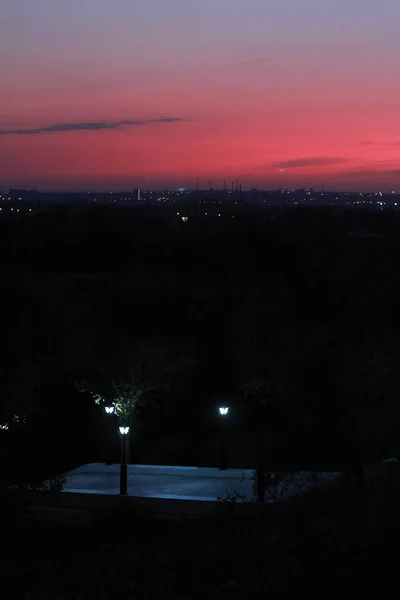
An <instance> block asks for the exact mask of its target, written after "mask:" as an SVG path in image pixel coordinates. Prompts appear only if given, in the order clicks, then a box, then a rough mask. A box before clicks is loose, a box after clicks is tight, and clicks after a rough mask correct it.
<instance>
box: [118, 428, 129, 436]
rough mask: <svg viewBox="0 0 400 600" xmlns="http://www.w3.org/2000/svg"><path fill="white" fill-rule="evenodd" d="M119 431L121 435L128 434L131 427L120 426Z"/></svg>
mask: <svg viewBox="0 0 400 600" xmlns="http://www.w3.org/2000/svg"><path fill="white" fill-rule="evenodd" d="M119 432H120V434H121V435H128V433H129V427H120V428H119Z"/></svg>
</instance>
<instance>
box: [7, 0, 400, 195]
mask: <svg viewBox="0 0 400 600" xmlns="http://www.w3.org/2000/svg"><path fill="white" fill-rule="evenodd" d="M399 23H400V1H399V0H380V1H379V2H376V0H335V1H333V0H332V1H331V2H328V1H323V0H201V1H200V0H142V1H141V2H139V1H138V0H115V1H114V2H111V1H110V0H68V2H66V1H65V0H0V74H1V78H0V189H2V188H3V189H4V188H8V187H23V188H35V189H39V190H43V191H50V190H63V191H69V190H71V191H81V190H82V191H119V190H124V191H125V190H131V189H133V188H136V187H142V188H145V189H146V188H164V187H168V188H171V189H173V188H178V187H187V188H194V187H195V185H196V179H198V180H199V187H200V188H206V187H208V185H209V180H210V179H211V181H212V186H213V187H215V188H217V187H222V184H223V180H224V179H226V181H227V183H228V182H231V181H232V180H236V179H238V180H239V181H240V182H241V184H242V188H243V189H246V188H253V187H258V188H267V189H274V188H280V187H309V186H310V187H314V188H318V187H319V186H322V185H323V186H324V188H325V189H328V188H329V189H333V190H340V189H349V190H363V191H369V190H370V191H388V190H393V189H394V190H396V191H397V190H398V191H400V110H399V107H400V78H399V76H398V74H399V73H400V36H399V35H398V24H399Z"/></svg>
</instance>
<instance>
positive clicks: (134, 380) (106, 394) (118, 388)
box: [76, 337, 196, 423]
mask: <svg viewBox="0 0 400 600" xmlns="http://www.w3.org/2000/svg"><path fill="white" fill-rule="evenodd" d="M124 350H125V352H124ZM190 350H192V348H188V347H187V346H185V345H182V346H179V345H178V344H176V343H175V344H174V343H171V342H170V341H166V340H163V339H159V338H150V337H149V338H145V339H139V340H136V341H134V342H133V343H129V344H128V343H127V344H126V346H125V348H123V349H122V351H121V352H119V353H118V354H117V356H118V359H119V360H118V361H117V360H115V357H114V360H113V361H111V360H109V361H103V362H107V363H108V365H107V367H106V366H103V364H102V363H101V362H96V363H94V364H93V365H92V366H91V367H90V368H88V369H86V373H85V377H82V378H77V380H76V386H77V388H78V390H79V391H81V392H87V393H89V394H90V395H91V397H92V398H93V400H94V402H95V403H96V404H99V405H100V404H104V403H107V404H109V405H110V406H113V407H114V412H115V414H116V415H117V416H118V417H119V418H120V420H121V422H125V423H129V422H130V421H131V419H132V417H134V416H135V415H136V414H137V413H138V412H139V411H140V410H141V409H142V408H143V407H144V406H148V405H154V397H155V395H156V393H158V392H159V391H160V390H163V389H164V390H165V389H172V388H174V387H176V386H177V385H179V384H180V383H181V382H182V380H183V378H184V377H185V376H187V375H188V374H189V372H190V371H191V370H192V369H193V368H194V366H195V364H196V361H195V359H194V358H192V355H191V354H189V353H188V351H190Z"/></svg>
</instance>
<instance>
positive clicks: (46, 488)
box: [9, 475, 67, 492]
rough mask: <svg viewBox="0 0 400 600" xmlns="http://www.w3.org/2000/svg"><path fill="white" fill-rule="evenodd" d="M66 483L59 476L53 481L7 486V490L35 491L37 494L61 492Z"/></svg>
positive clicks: (65, 480)
mask: <svg viewBox="0 0 400 600" xmlns="http://www.w3.org/2000/svg"><path fill="white" fill-rule="evenodd" d="M66 483H67V478H66V477H65V475H59V476H57V477H55V478H54V479H47V480H43V481H39V482H37V483H19V484H17V485H11V486H9V489H18V490H35V491H37V492H62V491H63V489H64V487H65V485H66Z"/></svg>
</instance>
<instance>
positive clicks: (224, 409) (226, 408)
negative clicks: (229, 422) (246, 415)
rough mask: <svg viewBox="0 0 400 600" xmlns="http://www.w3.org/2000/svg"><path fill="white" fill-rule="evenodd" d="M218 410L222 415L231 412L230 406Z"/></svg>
mask: <svg viewBox="0 0 400 600" xmlns="http://www.w3.org/2000/svg"><path fill="white" fill-rule="evenodd" d="M218 410H219V414H220V415H227V414H228V411H229V406H220V407H219V409H218Z"/></svg>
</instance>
